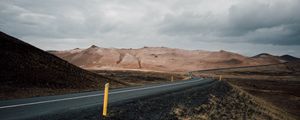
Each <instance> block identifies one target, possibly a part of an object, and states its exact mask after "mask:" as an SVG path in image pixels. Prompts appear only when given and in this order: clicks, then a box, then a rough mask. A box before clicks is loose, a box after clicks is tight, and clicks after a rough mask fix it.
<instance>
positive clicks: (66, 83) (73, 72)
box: [0, 32, 118, 99]
mask: <svg viewBox="0 0 300 120" xmlns="http://www.w3.org/2000/svg"><path fill="white" fill-rule="evenodd" d="M0 39H1V40H0V68H1V71H0V84H1V87H0V99H3V98H20V97H25V96H26V97H28V96H38V95H45V94H54V93H55V92H57V91H58V92H65V91H66V90H70V91H76V90H80V89H84V90H92V89H99V86H100V87H102V86H103V84H104V83H105V80H108V79H107V78H106V77H103V76H100V75H97V74H95V73H92V72H89V71H86V70H83V69H81V68H79V67H77V66H75V65H72V64H70V63H68V62H67V61H64V60H62V59H60V58H58V57H56V56H54V55H52V54H49V53H48V52H45V51H43V50H40V49H38V48H36V47H34V46H32V45H29V44H27V43H25V42H23V41H21V40H19V39H17V38H14V37H11V36H9V35H7V34H5V33H3V32H0ZM112 82H113V81H112ZM113 84H115V85H118V83H114V82H113Z"/></svg>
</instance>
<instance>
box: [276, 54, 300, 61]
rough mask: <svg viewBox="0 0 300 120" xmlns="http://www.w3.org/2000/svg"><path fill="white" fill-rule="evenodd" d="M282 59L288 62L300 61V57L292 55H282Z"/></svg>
mask: <svg viewBox="0 0 300 120" xmlns="http://www.w3.org/2000/svg"><path fill="white" fill-rule="evenodd" d="M280 59H282V60H285V61H288V62H294V61H300V58H297V57H294V56H291V55H282V56H280Z"/></svg>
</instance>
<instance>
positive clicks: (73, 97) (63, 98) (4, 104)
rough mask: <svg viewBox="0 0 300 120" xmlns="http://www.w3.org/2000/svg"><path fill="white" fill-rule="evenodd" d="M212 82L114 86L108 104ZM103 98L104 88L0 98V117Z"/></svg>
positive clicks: (24, 116)
mask: <svg viewBox="0 0 300 120" xmlns="http://www.w3.org/2000/svg"><path fill="white" fill-rule="evenodd" d="M211 82H213V80H210V79H203V78H194V79H191V80H183V81H177V82H172V83H165V84H153V85H145V86H139V87H129V88H121V89H113V90H110V91H109V105H112V104H115V103H118V104H120V103H122V102H124V101H128V100H134V99H137V98H141V97H147V96H152V95H159V94H163V93H167V92H172V91H178V90H183V89H186V88H191V87H194V86H201V85H203V86H204V85H206V84H209V83H211ZM102 102H103V91H94V92H84V93H76V94H66V95H57V96H45V97H35V98H26V99H17V100H7V101H0V120H14V119H30V118H35V117H39V116H43V115H49V114H55V113H59V112H64V111H72V110H78V109H84V108H89V107H93V106H96V105H101V104H102Z"/></svg>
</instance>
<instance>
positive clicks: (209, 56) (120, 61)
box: [49, 45, 283, 72]
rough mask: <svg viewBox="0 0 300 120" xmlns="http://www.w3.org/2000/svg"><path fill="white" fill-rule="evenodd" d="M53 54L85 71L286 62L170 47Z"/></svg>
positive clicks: (77, 49)
mask: <svg viewBox="0 0 300 120" xmlns="http://www.w3.org/2000/svg"><path fill="white" fill-rule="evenodd" d="M49 52H50V53H52V54H54V55H56V56H58V57H60V58H62V59H64V60H67V61H69V62H70V63H73V64H74V65H77V66H79V67H81V68H84V69H92V70H99V69H100V70H102V69H104V70H111V69H112V70H114V69H135V70H154V71H172V72H174V71H175V72H181V71H191V70H203V69H214V68H223V67H238V66H253V65H265V64H276V63H281V62H283V61H282V60H281V59H278V58H276V57H274V58H273V57H261V56H260V57H259V56H258V57H246V56H242V55H240V54H237V53H232V52H228V51H224V50H221V51H214V52H212V51H203V50H183V49H176V48H166V47H144V48H140V49H116V48H102V47H98V46H95V45H92V46H91V47H89V48H86V49H79V48H76V49H73V50H66V51H49Z"/></svg>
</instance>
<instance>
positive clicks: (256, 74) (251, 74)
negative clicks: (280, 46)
mask: <svg viewBox="0 0 300 120" xmlns="http://www.w3.org/2000/svg"><path fill="white" fill-rule="evenodd" d="M195 75H197V76H205V77H214V78H216V79H219V77H220V76H222V79H223V80H226V81H228V82H230V83H232V84H233V85H236V86H238V87H239V88H241V89H243V90H244V91H246V92H248V93H250V94H251V95H254V96H256V97H259V98H261V99H263V100H265V101H267V102H269V103H271V104H272V105H274V106H277V107H279V108H281V109H282V110H284V111H286V112H288V113H291V114H293V115H295V116H298V118H300V64H299V62H293V63H286V64H279V65H272V66H263V67H252V68H239V69H223V70H212V71H203V72H198V73H195Z"/></svg>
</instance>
